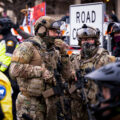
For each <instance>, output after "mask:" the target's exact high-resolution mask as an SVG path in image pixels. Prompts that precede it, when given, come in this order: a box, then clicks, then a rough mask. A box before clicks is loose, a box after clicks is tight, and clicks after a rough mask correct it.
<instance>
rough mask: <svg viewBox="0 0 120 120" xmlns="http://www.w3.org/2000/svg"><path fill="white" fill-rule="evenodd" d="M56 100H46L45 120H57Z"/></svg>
mask: <svg viewBox="0 0 120 120" xmlns="http://www.w3.org/2000/svg"><path fill="white" fill-rule="evenodd" d="M57 101H58V98H56V97H50V98H47V99H46V105H47V115H46V120H57V105H56V103H57Z"/></svg>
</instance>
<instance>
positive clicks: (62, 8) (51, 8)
mask: <svg viewBox="0 0 120 120" xmlns="http://www.w3.org/2000/svg"><path fill="white" fill-rule="evenodd" d="M42 1H45V2H46V14H47V15H64V14H66V12H68V11H69V6H70V5H73V4H84V3H92V2H104V4H105V8H106V13H107V14H108V15H110V14H111V13H112V11H114V12H115V14H116V15H117V16H118V18H119V20H120V13H119V9H120V7H119V6H120V0H36V3H40V2H42Z"/></svg>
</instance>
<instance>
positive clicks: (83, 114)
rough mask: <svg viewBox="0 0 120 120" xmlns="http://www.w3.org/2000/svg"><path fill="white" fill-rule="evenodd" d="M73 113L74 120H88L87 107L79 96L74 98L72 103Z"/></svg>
mask: <svg viewBox="0 0 120 120" xmlns="http://www.w3.org/2000/svg"><path fill="white" fill-rule="evenodd" d="M71 113H72V120H88V114H87V111H86V106H85V105H84V103H83V101H82V100H81V99H80V98H78V97H77V96H74V97H73V99H72V101H71Z"/></svg>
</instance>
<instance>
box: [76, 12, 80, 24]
mask: <svg viewBox="0 0 120 120" xmlns="http://www.w3.org/2000/svg"><path fill="white" fill-rule="evenodd" d="M77 22H78V23H80V12H76V23H77Z"/></svg>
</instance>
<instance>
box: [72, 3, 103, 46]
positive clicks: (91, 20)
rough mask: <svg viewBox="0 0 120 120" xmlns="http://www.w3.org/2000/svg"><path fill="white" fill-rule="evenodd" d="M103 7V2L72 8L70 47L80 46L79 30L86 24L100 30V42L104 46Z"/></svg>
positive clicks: (73, 6)
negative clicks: (77, 36)
mask: <svg viewBox="0 0 120 120" xmlns="http://www.w3.org/2000/svg"><path fill="white" fill-rule="evenodd" d="M103 6H104V5H103V3H102V2H98V3H89V4H79V5H71V6H70V45H78V40H77V38H76V33H77V30H78V29H79V28H81V27H82V25H83V24H86V25H88V26H91V27H94V28H98V29H99V30H100V32H101V35H100V42H101V46H103V43H102V41H103V20H104V13H103V11H104V9H103Z"/></svg>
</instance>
